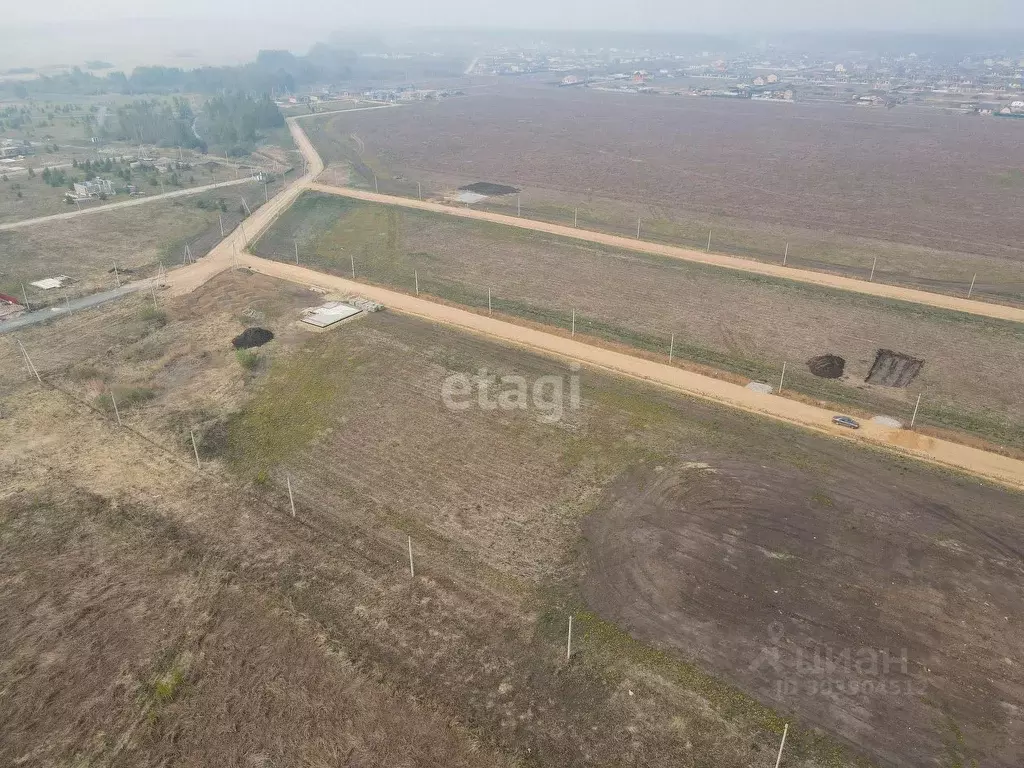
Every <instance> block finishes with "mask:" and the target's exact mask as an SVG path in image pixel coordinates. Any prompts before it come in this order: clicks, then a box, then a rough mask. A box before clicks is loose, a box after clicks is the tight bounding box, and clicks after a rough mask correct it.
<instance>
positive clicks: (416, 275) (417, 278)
mask: <svg viewBox="0 0 1024 768" xmlns="http://www.w3.org/2000/svg"><path fill="white" fill-rule="evenodd" d="M412 277H413V280H415V281H416V295H417V296H419V295H420V273H419V270H416V269H414V270H413V271H412Z"/></svg>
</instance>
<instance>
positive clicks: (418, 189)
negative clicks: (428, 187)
mask: <svg viewBox="0 0 1024 768" xmlns="http://www.w3.org/2000/svg"><path fill="white" fill-rule="evenodd" d="M416 199H417V200H422V199H423V186H422V185H421V184H420V183H419V182H418V181H417V182H416Z"/></svg>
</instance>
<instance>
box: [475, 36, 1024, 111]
mask: <svg viewBox="0 0 1024 768" xmlns="http://www.w3.org/2000/svg"><path fill="white" fill-rule="evenodd" d="M472 74H476V75H493V76H502V77H525V76H550V77H551V82H552V83H553V84H557V85H560V86H563V87H590V88H598V89H603V90H614V91H623V92H635V93H646V94H661V95H672V96H704V97H720V98H749V99H754V100H771V101H784V102H792V101H796V100H800V101H812V100H813V101H841V102H849V103H856V104H860V105H864V106H869V107H872V106H873V107H894V106H898V105H903V104H913V105H918V106H930V107H938V108H943V109H953V110H957V111H959V112H962V113H977V114H981V115H997V116H1008V117H1024V93H1022V90H1021V84H1022V81H1024V49H1022V50H1021V52H1019V53H1017V54H1015V55H1007V54H1005V53H1003V54H1000V55H985V54H981V55H971V56H964V57H963V58H961V59H959V60H958V61H955V62H953V63H950V62H949V61H947V60H945V59H941V60H940V59H939V58H938V57H930V56H925V55H919V54H917V53H915V52H913V51H907V52H906V53H903V54H900V55H888V56H883V55H877V54H852V53H851V54H845V55H842V56H838V55H834V56H827V57H826V56H813V55H810V54H806V53H791V52H780V51H773V50H770V49H769V50H756V51H752V52H750V53H745V54H733V55H731V56H730V55H724V54H720V53H715V52H713V51H701V52H699V53H670V52H664V51H654V50H620V49H617V48H606V49H600V50H585V51H581V50H576V49H571V50H564V51H545V52H539V51H535V50H512V49H509V50H502V51H500V52H497V53H494V54H492V55H487V56H481V57H479V58H478V59H477V60H476V61H475V62H474V64H473V67H472Z"/></svg>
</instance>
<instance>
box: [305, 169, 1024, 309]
mask: <svg viewBox="0 0 1024 768" xmlns="http://www.w3.org/2000/svg"><path fill="white" fill-rule="evenodd" d="M310 189H313V190H316V191H317V192H326V193H328V194H331V195H341V196H343V197H351V198H354V199H357V200H365V201H367V202H372V203H384V204H386V205H397V206H401V207H403V208H415V209H417V210H421V211H430V212H432V213H443V214H445V215H448V216H459V217H461V218H464V219H475V220H477V221H487V222H491V223H494V224H504V225H507V226H510V227H518V228H519V229H529V230H533V231H535V232H544V233H546V234H550V235H558V236H559V237H570V238H573V239H575V240H584V241H586V242H589V243H597V244H600V245H608V246H612V247H614V248H621V249H623V250H627V251H636V252H640V253H649V254H654V255H657V256H668V257H670V258H674V259H682V260H684V261H693V262H697V263H699V264H709V265H711V266H715V267H722V268H724V269H733V270H737V271H740V272H752V273H754V274H758V275H766V276H769V277H779V278H784V279H786V280H794V281H797V282H800V283H807V284H809V285H818V286H822V287H825V288H838V289H839V290H843V291H850V292H852V293H861V294H865V295H868V296H878V297H881V298H885V299H898V300H900V301H908V302H912V303H914V304H924V305H927V306H931V307H938V308H940V309H950V310H954V311H957V312H966V313H967V314H971V315H978V316H981V317H993V318H996V319H1000V320H1012V321H1014V322H1018V323H1024V309H1020V308H1017V307H1007V306H1003V305H1001V304H989V303H987V302H983V301H974V300H971V299H962V298H958V297H956V296H944V295H942V294H938V293H929V292H927V291H919V290H915V289H913V288H901V287H899V286H896V285H887V284H884V283H872V282H868V281H867V280H856V279H854V278H852V277H842V276H841V275H830V274H828V273H825V272H810V271H807V270H804V269H793V268H791V267H784V266H782V265H781V264H765V263H763V262H759V261H752V260H750V259H741V258H738V257H736V256H726V255H724V254H720V253H703V252H702V251H693V250H690V249H687V248H679V247H677V246H673V245H662V244H661V243H650V242H645V241H643V240H634V239H632V238H628V237H620V236H618V235H609V234H605V233H604V232H593V231H591V230H586V229H576V228H574V227H567V226H563V225H561V224H550V223H548V222H545V221H535V220H533V219H522V218H518V217H516V216H506V215H505V214H501V213H491V212H490V211H480V210H476V209H473V208H460V207H456V206H454V205H443V204H441V203H432V202H427V201H424V200H413V199H411V198H405V197H392V196H391V195H380V194H376V193H374V192H364V191H362V190H359V189H352V188H350V187H336V186H332V185H328V184H317V183H314V184H311V185H310Z"/></svg>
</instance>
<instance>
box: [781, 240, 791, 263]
mask: <svg viewBox="0 0 1024 768" xmlns="http://www.w3.org/2000/svg"><path fill="white" fill-rule="evenodd" d="M788 259H789V243H786V255H785V256H783V257H782V266H786V261H787V260H788Z"/></svg>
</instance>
